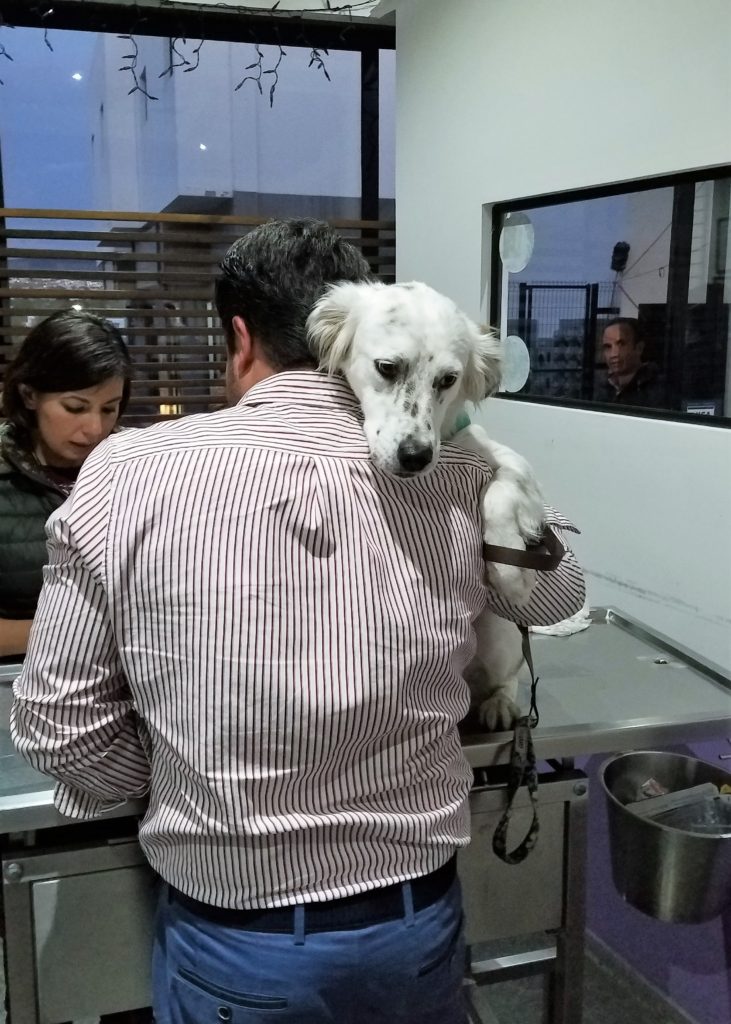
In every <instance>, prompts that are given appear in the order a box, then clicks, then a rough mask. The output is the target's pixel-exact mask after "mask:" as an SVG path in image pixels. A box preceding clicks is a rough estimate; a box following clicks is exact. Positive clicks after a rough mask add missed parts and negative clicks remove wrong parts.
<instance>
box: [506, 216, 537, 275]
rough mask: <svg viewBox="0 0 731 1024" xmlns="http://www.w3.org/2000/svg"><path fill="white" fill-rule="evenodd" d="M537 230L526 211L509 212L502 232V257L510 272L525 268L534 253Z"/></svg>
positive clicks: (515, 272) (513, 272) (514, 272)
mask: <svg viewBox="0 0 731 1024" xmlns="http://www.w3.org/2000/svg"><path fill="white" fill-rule="evenodd" d="M534 244H535V231H534V230H533V225H532V223H531V221H530V217H528V215H527V214H525V213H509V214H507V215H506V217H505V220H504V222H503V229H502V231H501V232H500V244H499V249H500V259H501V260H502V263H503V267H504V268H505V270H507V272H508V273H509V274H517V273H518V272H519V271H520V270H525V268H526V267H527V266H528V262H529V260H530V258H531V256H532V255H533V246H534Z"/></svg>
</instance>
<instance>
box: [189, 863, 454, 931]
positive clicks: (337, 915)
mask: <svg viewBox="0 0 731 1024" xmlns="http://www.w3.org/2000/svg"><path fill="white" fill-rule="evenodd" d="M456 877H457V856H456V854H455V855H454V856H453V857H451V858H450V859H449V860H448V861H447V863H446V864H443V865H442V867H440V868H437V870H436V871H432V872H430V873H429V874H428V875H422V876H421V877H420V878H412V879H411V880H410V881H409V882H396V883H394V884H392V885H385V886H381V887H380V888H378V889H369V890H368V891H367V892H361V893H357V895H355V896H344V897H342V898H341V899H335V900H325V901H322V902H313V903H305V904H304V912H305V927H306V929H307V931H308V932H326V931H327V932H331V931H349V930H351V929H354V928H367V927H368V926H369V925H372V924H379V923H381V922H383V921H394V920H396V919H398V918H399V917H403V916H404V909H405V905H404V888H405V887H406V886H409V887H410V889H411V898H412V900H413V909H414V911H418V910H424V909H425V908H426V907H429V906H431V905H432V904H433V903H436V902H437V900H439V899H441V898H442V896H444V895H445V894H446V893H447V891H448V890H449V888H450V886H451V885H452V883H453V882H454V880H455V878H456ZM169 899H170V901H171V902H173V903H178V904H179V905H180V906H181V907H184V908H185V909H186V910H189V911H190V912H191V913H192V914H195V915H197V916H198V917H201V918H203V919H204V920H206V921H211V922H213V923H214V924H221V925H224V926H225V927H229V928H242V929H244V930H247V931H253V932H278V933H282V934H283V933H287V932H291V931H292V930H293V928H294V914H295V907H293V906H290V907H272V908H271V909H264V910H236V909H234V908H230V907H214V906H212V905H211V904H208V903H201V902H200V901H199V900H194V899H193V898H192V897H190V896H186V895H185V893H182V892H179V891H178V890H177V889H174V888H172V886H171V887H170V889H169Z"/></svg>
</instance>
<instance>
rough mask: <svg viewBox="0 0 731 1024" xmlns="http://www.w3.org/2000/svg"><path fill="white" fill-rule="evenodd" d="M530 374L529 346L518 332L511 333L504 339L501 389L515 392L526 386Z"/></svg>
mask: <svg viewBox="0 0 731 1024" xmlns="http://www.w3.org/2000/svg"><path fill="white" fill-rule="evenodd" d="M529 374H530V354H529V352H528V346H527V345H526V343H525V342H524V341H523V339H522V338H519V337H518V336H517V334H509V335H508V337H507V338H505V340H504V341H503V376H502V380H501V382H500V390H501V391H508V392H511V393H514V392H516V391H520V390H521V389H522V388H524V387H525V383H526V381H527V380H528V376H529Z"/></svg>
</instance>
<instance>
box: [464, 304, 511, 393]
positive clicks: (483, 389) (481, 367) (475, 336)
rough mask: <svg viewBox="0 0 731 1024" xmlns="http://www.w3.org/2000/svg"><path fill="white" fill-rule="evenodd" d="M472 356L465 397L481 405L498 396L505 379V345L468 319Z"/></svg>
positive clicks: (491, 332)
mask: <svg viewBox="0 0 731 1024" xmlns="http://www.w3.org/2000/svg"><path fill="white" fill-rule="evenodd" d="M464 319H465V330H466V331H467V336H468V338H469V342H470V354H469V358H468V360H467V365H466V366H465V372H464V377H463V378H462V393H463V395H464V398H465V399H466V400H467V401H468V402H481V401H482V400H483V398H488V397H489V396H490V395H492V394H494V393H495V392H496V391H497V389H498V387H499V386H500V380H501V377H502V362H503V359H502V345H501V344H500V338H499V337H498V335H497V334H496V332H495V331H493V330H492V329H491V328H490V327H478V326H477V324H475V323H473V322H472V321H471V320H470V319H469V318H468V317H465V318H464Z"/></svg>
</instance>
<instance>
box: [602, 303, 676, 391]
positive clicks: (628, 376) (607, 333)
mask: <svg viewBox="0 0 731 1024" xmlns="http://www.w3.org/2000/svg"><path fill="white" fill-rule="evenodd" d="M644 348H645V343H644V341H643V339H642V335H641V333H640V325H639V321H637V320H636V319H634V318H632V317H627V316H623V317H616V319H614V320H610V321H609V323H608V324H607V325H606V326H605V328H604V331H603V333H602V355H603V357H604V362H605V363H606V364H607V370H608V371H609V372H608V376H607V386H606V388H605V389H604V392H603V393H602V394H601V395H600V396H599V398H600V401H602V402H615V403H616V404H617V405H632V406H644V407H649V408H662V407H663V405H664V403H665V394H664V387H663V383H662V380H661V379H660V373H659V370H658V367H657V366H656V365H655V363H648V362H644V361H643V355H644Z"/></svg>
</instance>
